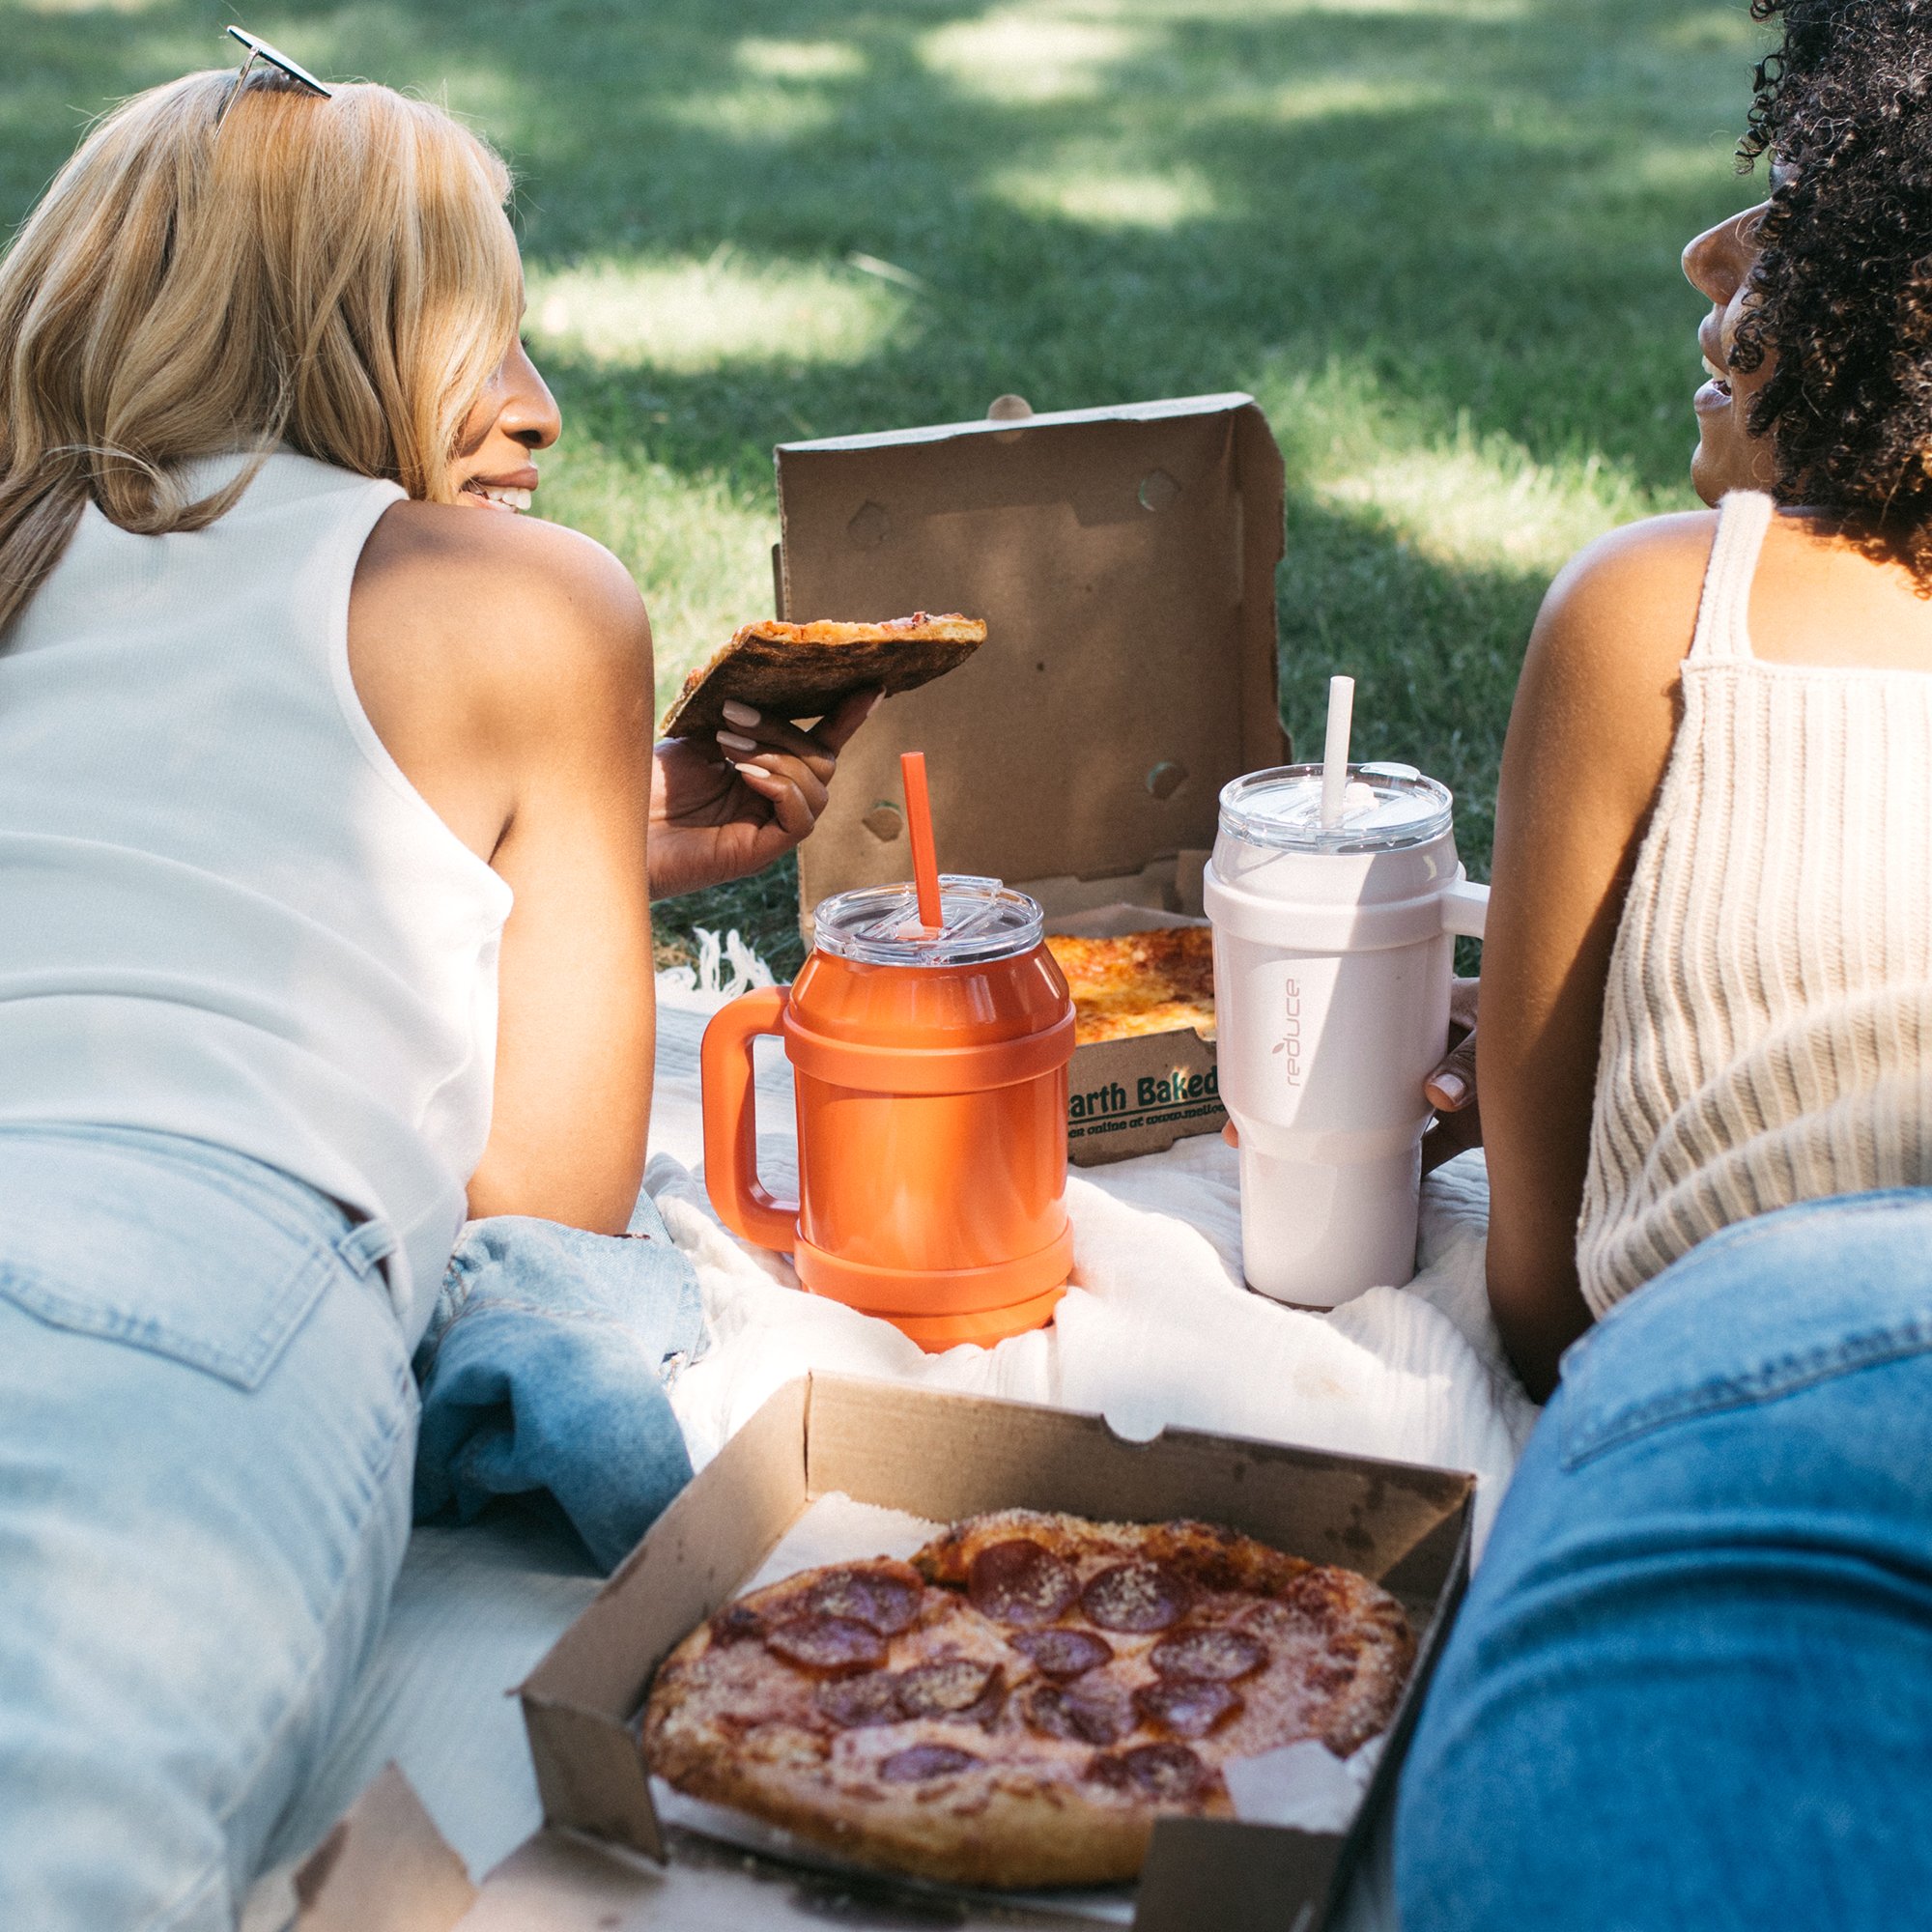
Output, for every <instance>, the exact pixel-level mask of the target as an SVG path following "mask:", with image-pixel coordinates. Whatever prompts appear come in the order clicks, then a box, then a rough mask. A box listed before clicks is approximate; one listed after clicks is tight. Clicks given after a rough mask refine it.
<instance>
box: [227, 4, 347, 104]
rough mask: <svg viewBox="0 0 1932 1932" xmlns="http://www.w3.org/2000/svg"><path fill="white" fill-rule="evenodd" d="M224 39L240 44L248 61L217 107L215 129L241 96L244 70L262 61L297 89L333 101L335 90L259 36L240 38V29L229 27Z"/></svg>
mask: <svg viewBox="0 0 1932 1932" xmlns="http://www.w3.org/2000/svg"><path fill="white" fill-rule="evenodd" d="M228 38H229V39H230V40H232V41H240V42H241V44H242V45H243V46H244V47H246V48H247V49H248V58H247V59H246V60H244V61H243V62H242V63H241V71H240V72H239V73H238V74H237V75H236V76H235V80H234V84H233V85H232V86H231V87H230V88H229V90H228V98H227V99H225V100H224V101H223V102H222V103H221V112H220V113H219V114H217V115H216V116H215V117H214V125H215V126H216V127H217V128H219V127H220V126H221V124H222V122H223V121H224V120H225V119H226V118H227V116H228V110H229V109H230V108H231V107H233V106H234V105H235V98H236V96H237V95H239V94H240V93H241V83H242V82H243V81H244V80H246V79H247V78H248V70H249V69H250V68H251V67H253V66H254V65H255V63H256V62H257V61H258V60H265V61H267V62H268V63H269V65H270V67H272V68H279V69H280V70H281V71H282V72H284V73H285V74H287V75H288V77H289V78H290V79H291V80H293V81H297V82H298V83H299V84H300V85H301V86H303V87H306V88H308V89H310V90H311V91H312V92H314V93H316V94H319V95H321V96H322V98H323V99H325V100H329V99H334V96H335V90H334V89H333V88H332V87H325V86H324V85H323V84H322V82H321V81H319V80H318V79H316V77H315V75H314V74H312V73H310V72H309V71H308V69H307V68H305V67H302V66H300V65H299V64H298V62H295V61H292V60H291V59H290V58H289V57H288V55H287V54H285V53H284V52H283V51H282V50H281V48H280V47H276V46H270V44H269V43H268V42H267V41H265V40H263V39H261V37H260V36H259V35H256V34H244V33H243V32H242V31H241V28H240V27H230V28H229V30H228Z"/></svg>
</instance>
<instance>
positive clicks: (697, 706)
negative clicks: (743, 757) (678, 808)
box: [660, 611, 986, 738]
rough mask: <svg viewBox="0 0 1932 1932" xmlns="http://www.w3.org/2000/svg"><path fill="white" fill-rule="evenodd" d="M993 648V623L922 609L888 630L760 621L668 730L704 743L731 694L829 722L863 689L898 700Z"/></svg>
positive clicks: (676, 710)
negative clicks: (989, 631)
mask: <svg viewBox="0 0 1932 1932" xmlns="http://www.w3.org/2000/svg"><path fill="white" fill-rule="evenodd" d="M985 641H986V626H985V624H984V623H983V622H982V621H981V620H980V618H978V617H962V616H960V615H959V613H958V612H957V611H952V612H949V613H948V614H946V615H944V616H939V617H929V616H927V615H926V613H925V612H924V611H914V612H913V613H912V615H911V616H910V617H892V618H888V619H887V620H886V621H885V622H884V623H879V624H843V623H836V622H833V621H832V620H830V619H822V620H820V621H819V622H817V623H811V624H783V623H781V622H779V620H778V619H777V618H775V617H766V618H761V619H760V620H759V621H758V622H757V623H755V624H746V625H744V626H743V627H742V628H740V629H739V630H738V631H736V632H735V633H734V634H733V635H732V638H731V640H730V642H729V643H727V644H724V645H721V646H720V647H719V649H717V650H716V651H714V652H713V653H712V654H711V656H710V657H709V658H708V659H706V661H705V662H704V663H703V664H701V665H699V666H698V667H697V668H696V670H695V671H693V672H692V673H691V675H690V676H689V677H688V678H686V679H685V681H684V689H683V690H682V691H681V692H679V693H678V695H677V701H676V702H675V703H674V704H673V705H672V706H671V707H670V709H669V710H668V711H667V712H666V713H665V718H664V724H663V725H662V726H661V727H660V728H661V729H662V730H663V732H664V735H665V736H666V737H668V738H701V737H704V736H706V735H707V734H709V733H710V732H713V731H716V730H717V729H718V728H719V727H720V726H721V725H723V724H724V723H725V699H726V698H727V697H728V698H735V699H737V701H738V702H739V703H741V704H749V705H751V706H752V707H753V710H756V711H762V712H765V713H767V714H768V715H769V716H771V717H773V718H783V719H796V718H823V717H824V716H825V714H826V713H827V712H828V711H830V710H831V709H832V708H833V707H834V706H835V705H836V704H838V701H839V700H840V699H841V698H844V697H849V696H851V694H852V693H853V692H855V691H864V690H866V689H867V688H868V687H872V686H876V687H877V688H878V689H879V690H881V691H883V692H885V693H886V695H887V696H892V694H893V693H895V692H898V691H911V690H912V689H914V687H915V686H917V685H922V684H929V683H930V682H931V681H932V680H933V679H934V678H936V677H943V676H944V675H945V674H946V672H948V671H950V670H952V669H954V668H956V667H957V666H959V665H962V664H964V663H965V662H966V660H967V659H968V658H970V657H971V656H972V655H973V653H974V652H975V651H977V650H978V649H979V648H980V645H981V644H982V643H984V642H985Z"/></svg>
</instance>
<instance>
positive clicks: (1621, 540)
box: [1544, 510, 1718, 656]
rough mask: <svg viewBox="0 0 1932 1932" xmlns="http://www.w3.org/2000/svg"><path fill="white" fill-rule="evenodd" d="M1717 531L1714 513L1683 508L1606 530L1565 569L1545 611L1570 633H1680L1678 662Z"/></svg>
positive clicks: (1553, 585)
mask: <svg viewBox="0 0 1932 1932" xmlns="http://www.w3.org/2000/svg"><path fill="white" fill-rule="evenodd" d="M1717 528H1718V513H1717V512H1716V511H1715V510H1687V511H1680V512H1678V513H1676V514H1673V515H1670V516H1662V517H1646V518H1645V519H1644V520H1643V522H1641V523H1636V524H1625V525H1623V526H1621V527H1620V528H1618V529H1614V530H1610V531H1608V532H1607V533H1605V535H1603V536H1601V537H1599V538H1598V539H1597V541H1596V542H1595V543H1593V544H1591V545H1590V546H1589V547H1588V548H1587V549H1585V550H1581V551H1579V552H1577V554H1576V555H1575V556H1574V557H1572V558H1571V559H1570V561H1569V562H1568V563H1567V564H1565V565H1564V567H1563V569H1562V570H1561V571H1560V572H1559V573H1558V574H1557V577H1556V580H1555V582H1552V583H1551V584H1550V586H1549V593H1548V597H1547V598H1546V599H1545V600H1544V609H1545V611H1546V613H1547V614H1553V615H1556V616H1559V617H1560V618H1561V619H1562V620H1563V621H1564V623H1565V625H1566V627H1567V628H1568V629H1570V630H1571V631H1573V632H1577V633H1589V634H1595V633H1597V632H1600V631H1602V630H1603V629H1604V628H1605V627H1609V628H1610V629H1612V630H1623V631H1626V632H1628V631H1633V630H1638V629H1641V630H1642V631H1644V632H1645V633H1646V634H1647V635H1648V634H1655V633H1657V632H1660V631H1662V632H1668V633H1670V634H1671V635H1673V636H1675V635H1677V634H1678V633H1680V632H1681V637H1679V639H1678V642H1679V651H1678V655H1680V656H1681V655H1682V654H1683V649H1684V648H1685V647H1688V646H1689V644H1690V632H1691V630H1692V628H1693V627H1694V625H1695V622H1696V616H1697V600H1698V597H1699V595H1700V594H1701V593H1702V590H1703V585H1704V570H1705V566H1706V565H1707V564H1708V563H1709V562H1710V558H1711V543H1712V539H1713V538H1714V537H1715V535H1716V534H1717ZM1680 619H1681V620H1682V621H1681V623H1680V622H1679V621H1678V620H1680Z"/></svg>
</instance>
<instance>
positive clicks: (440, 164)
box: [0, 71, 523, 631]
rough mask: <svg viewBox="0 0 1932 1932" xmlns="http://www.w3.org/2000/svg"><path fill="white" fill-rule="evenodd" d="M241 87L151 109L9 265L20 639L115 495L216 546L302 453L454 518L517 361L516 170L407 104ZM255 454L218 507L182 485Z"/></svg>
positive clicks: (6, 614)
mask: <svg viewBox="0 0 1932 1932" xmlns="http://www.w3.org/2000/svg"><path fill="white" fill-rule="evenodd" d="M234 85H235V76H234V73H233V71H221V72H213V73H193V74H189V75H187V76H186V77H185V78H184V79H182V80H177V81H172V82H170V83H169V84H167V85H166V86H164V87H156V88H154V89H152V90H150V91H149V92H148V93H146V94H142V95H137V96H135V97H134V99H131V100H128V101H127V102H125V103H124V104H123V105H122V106H121V107H119V108H118V109H116V110H115V112H114V113H112V114H110V115H109V116H107V118H106V119H105V120H103V121H102V122H101V123H100V124H99V127H97V128H94V130H93V131H92V132H91V133H90V134H89V135H88V137H87V139H86V140H85V141H83V142H82V143H81V145H80V148H79V149H78V151H77V152H76V153H75V154H74V156H72V158H71V160H69V162H68V163H67V165H66V166H65V167H64V168H62V170H61V171H60V173H59V174H58V175H57V176H56V177H55V179H54V182H53V185H51V186H50V187H49V188H48V189H47V192H46V194H45V195H44V196H43V199H42V200H41V203H40V205H39V206H38V207H37V208H36V209H35V210H34V212H33V213H32V214H30V215H29V216H28V218H27V221H26V223H25V225H24V226H23V227H22V228H21V230H20V232H19V234H18V236H17V237H16V238H15V240H14V245H13V247H12V248H11V249H10V250H9V251H8V253H7V255H6V256H5V258H4V259H0V357H4V364H3V365H0V631H4V629H5V628H6V626H7V625H8V623H9V622H10V621H11V619H12V618H13V617H14V615H15V614H16V613H17V612H18V611H19V610H20V609H21V607H22V606H24V605H25V603H26V601H27V599H28V598H29V597H30V596H32V594H33V592H34V591H35V589H36V588H38V586H39V585H40V583H41V582H42V580H43V579H44V577H45V576H46V574H47V572H48V571H50V570H51V569H52V568H53V567H54V565H55V563H56V562H58V560H59V558H60V555H61V553H62V551H63V550H65V549H66V547H67V543H68V539H69V538H70V537H71V534H72V532H73V528H74V526H75V524H76V523H77V522H78V521H79V518H80V514H81V510H82V508H83V506H84V504H85V503H86V502H87V501H88V500H89V499H90V498H91V499H92V500H93V501H94V502H95V503H96V504H97V505H99V509H100V511H101V513H102V514H103V515H104V516H106V517H108V518H109V519H110V520H111V521H112V522H114V523H116V524H118V525H120V526H121V527H122V528H123V529H127V530H132V531H136V532H138V533H142V534H149V535H153V534H158V533H159V532H161V531H165V530H182V529H202V528H205V527H206V526H208V525H210V524H212V523H213V521H214V520H215V518H217V517H218V516H220V515H221V514H222V513H223V511H225V510H227V509H228V508H229V507H230V506H231V505H232V504H233V503H234V502H235V500H236V499H237V497H240V495H241V491H242V490H243V489H244V488H245V487H246V486H247V484H248V482H249V480H250V479H251V478H252V477H253V475H254V473H255V471H256V470H257V469H259V468H260V466H261V464H262V462H263V461H264V460H265V459H266V458H267V456H268V455H269V454H270V451H272V450H273V448H274V447H275V446H276V445H277V444H278V443H280V444H285V445H287V446H289V447H291V448H294V449H297V450H299V451H300V452H302V453H303V454H304V455H307V456H313V457H316V458H319V459H320V460H321V461H322V462H324V463H330V464H334V465H336V466H338V467H339V468H341V469H350V470H354V471H355V472H356V473H358V474H360V475H364V476H386V477H390V478H392V479H393V480H394V481H396V482H398V483H400V484H401V485H402V486H403V488H404V489H405V490H407V491H408V492H409V494H410V495H411V496H412V497H421V498H426V499H428V500H430V501H435V502H447V501H449V500H451V497H452V495H453V490H452V485H451V481H450V473H449V472H450V459H451V457H452V455H453V454H454V452H455V447H456V441H457V438H458V436H459V435H460V433H461V431H462V427H463V423H464V420H465V418H466V417H467V416H468V415H469V412H470V410H471V409H472V408H473V407H474V405H475V402H476V400H477V398H478V397H479V396H480V395H481V394H482V392H483V390H484V388H485V387H486V386H487V385H488V384H489V382H490V379H491V377H492V376H493V375H494V374H495V372H496V370H497V366H498V365H499V364H500V362H501V360H502V358H503V356H504V355H505V354H506V353H507V352H508V350H509V348H510V346H511V343H512V342H513V341H514V339H515V335H516V328H517V322H518V316H519V313H520V310H521V305H522V298H523V297H522V270H521V266H520V264H519V261H518V257H517V246H516V241H515V239H514V238H513V236H512V235H511V233H510V228H509V223H508V221H507V219H506V218H505V216H504V213H503V205H504V202H505V200H506V198H507V196H508V194H509V190H510V178H509V173H508V171H507V170H506V169H505V167H504V166H503V163H502V161H501V160H500V159H498V158H497V156H496V155H495V154H494V153H493V152H492V151H491V150H490V149H489V148H487V147H486V146H485V145H484V144H483V142H481V141H480V140H478V139H477V137H476V136H475V135H473V134H472V133H470V132H469V130H468V129H467V128H463V127H461V126H459V125H458V123H457V122H455V121H454V120H452V119H451V118H450V116H449V115H447V114H446V113H444V112H443V111H442V110H441V109H440V108H437V107H433V106H430V105H429V104H428V103H426V102H424V101H420V100H410V99H405V98H404V97H403V96H402V95H399V94H396V93H394V92H392V91H391V90H390V89H388V88H386V87H374V86H344V87H338V88H337V89H336V90H335V92H334V96H333V98H332V99H323V98H322V97H321V96H319V95H315V94H312V93H310V92H309V91H308V90H307V89H305V88H300V87H298V86H297V85H296V84H295V83H293V82H291V81H288V80H286V79H285V78H284V77H283V76H281V75H280V74H278V73H275V72H273V71H257V72H255V73H253V74H251V75H250V76H249V77H248V78H247V80H246V81H245V82H244V83H243V85H242V87H241V92H240V93H239V94H236V95H234V98H233V100H232V104H230V106H229V108H228V111H227V113H226V114H225V115H224V114H223V113H222V105H223V103H224V102H225V101H228V100H229V99H230V95H231V93H232V92H233V89H234ZM234 450H242V451H246V452H249V453H250V455H251V461H249V462H248V463H247V464H245V465H244V466H243V467H242V469H241V474H240V475H238V476H237V477H235V478H234V479H233V480H232V481H231V482H229V483H228V484H227V485H226V486H225V487H224V488H222V489H221V490H218V491H217V492H215V494H214V495H213V496H209V497H201V498H199V499H196V498H195V497H193V496H192V494H191V492H190V491H189V489H188V488H187V486H186V485H185V482H184V480H183V479H182V476H181V473H180V466H181V465H183V464H184V463H186V462H188V461H189V460H191V459H193V458H195V457H201V456H210V455H214V454H218V453H221V452H224V451H234Z"/></svg>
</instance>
